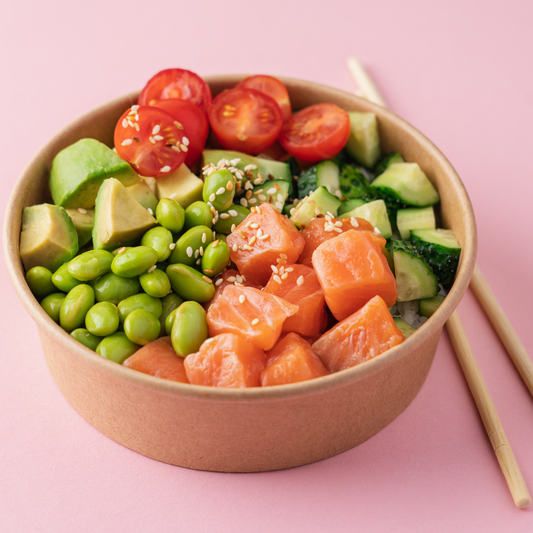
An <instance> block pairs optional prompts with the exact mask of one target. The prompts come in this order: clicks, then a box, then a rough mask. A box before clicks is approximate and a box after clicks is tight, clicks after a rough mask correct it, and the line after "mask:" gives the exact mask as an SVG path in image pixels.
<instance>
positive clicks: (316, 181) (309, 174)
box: [298, 159, 342, 198]
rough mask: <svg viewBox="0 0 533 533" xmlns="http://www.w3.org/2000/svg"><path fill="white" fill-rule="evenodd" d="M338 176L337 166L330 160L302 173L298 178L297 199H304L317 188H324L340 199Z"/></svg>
mask: <svg viewBox="0 0 533 533" xmlns="http://www.w3.org/2000/svg"><path fill="white" fill-rule="evenodd" d="M339 174H340V170H339V165H338V164H337V163H335V161H332V160H331V159H327V160H326V161H322V162H321V163H319V164H318V165H315V166H313V167H311V168H310V169H308V170H306V171H305V172H302V173H301V174H300V177H299V178H298V197H299V198H305V197H306V196H307V195H309V194H311V193H312V192H313V191H315V190H316V189H318V187H326V189H327V190H328V191H329V192H330V193H331V194H334V195H335V196H337V197H338V198H341V197H342V194H341V190H340V181H339Z"/></svg>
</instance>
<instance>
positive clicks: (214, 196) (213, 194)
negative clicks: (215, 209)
mask: <svg viewBox="0 0 533 533" xmlns="http://www.w3.org/2000/svg"><path fill="white" fill-rule="evenodd" d="M216 199H217V197H216V195H215V193H212V194H211V195H210V196H209V201H210V202H214V201H215V200H216Z"/></svg>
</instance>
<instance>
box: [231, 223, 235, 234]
mask: <svg viewBox="0 0 533 533" xmlns="http://www.w3.org/2000/svg"><path fill="white" fill-rule="evenodd" d="M234 231H235V224H232V225H231V233H233V232H234Z"/></svg>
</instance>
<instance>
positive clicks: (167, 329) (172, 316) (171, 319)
mask: <svg viewBox="0 0 533 533" xmlns="http://www.w3.org/2000/svg"><path fill="white" fill-rule="evenodd" d="M176 310H177V309H174V310H173V311H172V312H171V313H170V314H169V315H168V316H167V318H166V320H165V333H166V334H167V335H170V334H171V333H172V325H173V324H174V319H175V318H176Z"/></svg>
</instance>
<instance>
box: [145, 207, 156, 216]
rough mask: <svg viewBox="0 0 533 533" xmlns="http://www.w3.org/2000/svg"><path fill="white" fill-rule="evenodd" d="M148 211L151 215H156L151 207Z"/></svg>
mask: <svg viewBox="0 0 533 533" xmlns="http://www.w3.org/2000/svg"><path fill="white" fill-rule="evenodd" d="M147 211H148V213H150V214H151V215H153V214H154V212H153V211H152V209H151V208H150V207H149V208H148V209H147Z"/></svg>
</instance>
